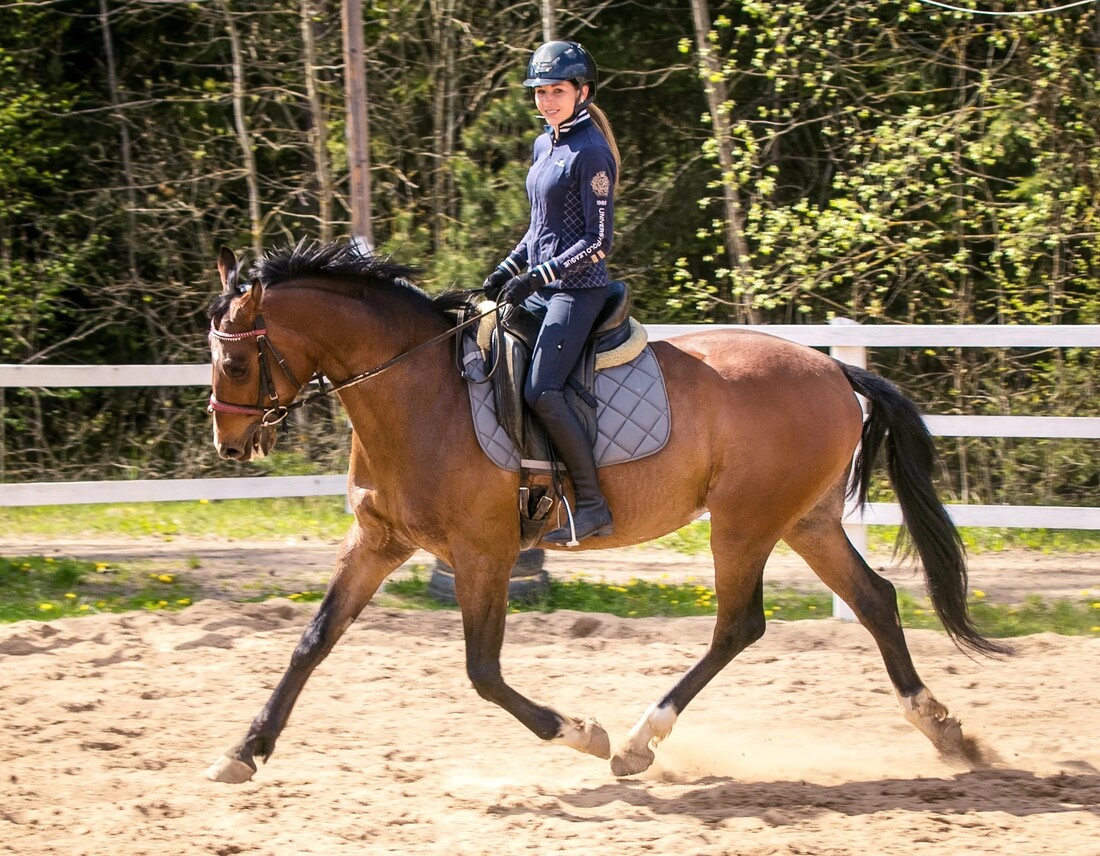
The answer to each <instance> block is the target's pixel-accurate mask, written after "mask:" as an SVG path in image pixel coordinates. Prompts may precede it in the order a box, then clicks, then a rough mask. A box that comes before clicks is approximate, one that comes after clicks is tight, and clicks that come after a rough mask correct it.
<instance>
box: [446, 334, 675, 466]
mask: <svg viewBox="0 0 1100 856" xmlns="http://www.w3.org/2000/svg"><path fill="white" fill-rule="evenodd" d="M462 349H463V351H462V353H463V359H462V361H463V366H464V367H465V369H466V373H467V375H469V377H470V378H471V379H472V380H474V381H479V380H482V379H484V377H485V371H486V366H485V358H484V355H483V353H482V351H481V348H480V347H478V344H477V341H476V340H475V339H474V338H473V337H472V336H464V337H463V339H462ZM467 387H468V388H469V391H470V408H471V411H472V413H473V417H474V429H475V431H476V432H477V439H478V442H479V443H480V444H481V448H482V451H484V452H485V454H486V456H488V458H489V460H490V461H492V462H493V463H494V464H496V465H497V466H498V467H501V468H502V469H505V470H511V471H513V472H519V469H520V464H521V455H520V451H519V449H517V448H516V444H515V443H513V442H512V438H511V437H509V436H508V433H507V432H506V431H505V430H504V429H503V428H502V427H501V426H500V422H499V421H498V420H497V412H496V403H495V402H494V401H493V385H492V384H491V383H468V384H467ZM593 393H594V394H595V396H596V401H597V406H596V424H597V432H596V444H595V454H596V466H598V467H607V466H611V465H612V464H622V463H626V462H627V461H636V460H638V459H639V458H644V457H646V456H647V455H652V454H654V453H656V452H659V451H661V449H663V448H664V447H665V444H666V443H667V442H668V435H669V432H670V430H671V425H672V422H671V417H670V414H669V410H668V393H667V391H666V390H665V379H664V376H663V375H662V374H661V367H660V366H659V365H658V364H657V358H656V357H655V356H654V355H653V350H652V349H651V348H650V347H649V346H648V345H647V346H646V347H645V349H644V350H643V351H642V352H641V353H640V354H639V355H638V356H637V357H635V358H634V359H633V360H631V361H630V362H628V363H624V364H623V365H620V366H614V367H613V368H609V369H601V370H600V371H598V372H597V373H596V388H595V389H594V390H593Z"/></svg>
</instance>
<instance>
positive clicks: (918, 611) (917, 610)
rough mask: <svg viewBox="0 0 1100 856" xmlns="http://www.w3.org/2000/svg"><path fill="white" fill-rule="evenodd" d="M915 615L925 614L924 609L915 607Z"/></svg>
mask: <svg viewBox="0 0 1100 856" xmlns="http://www.w3.org/2000/svg"><path fill="white" fill-rule="evenodd" d="M913 615H924V610H923V609H914V610H913Z"/></svg>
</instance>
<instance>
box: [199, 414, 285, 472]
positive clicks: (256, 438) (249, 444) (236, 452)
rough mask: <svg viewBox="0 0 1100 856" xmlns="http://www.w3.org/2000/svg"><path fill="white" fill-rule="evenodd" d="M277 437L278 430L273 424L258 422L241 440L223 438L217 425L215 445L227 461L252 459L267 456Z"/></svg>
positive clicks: (219, 453)
mask: <svg viewBox="0 0 1100 856" xmlns="http://www.w3.org/2000/svg"><path fill="white" fill-rule="evenodd" d="M276 437H277V432H276V430H275V427H274V426H273V425H261V424H260V423H258V422H257V423H254V424H253V425H252V426H251V427H250V429H249V430H248V431H247V432H246V433H245V434H244V435H243V436H242V437H241V438H240V439H239V440H236V439H234V440H229V439H223V438H221V437H220V436H219V432H218V429H217V426H215V428H214V447H215V448H216V449H217V450H218V455H219V456H220V457H222V458H224V459H225V460H227V461H241V462H245V461H252V460H256V459H258V458H263V457H266V456H267V454H268V453H269V452H270V451H271V450H272V449H273V448H274V447H275V439H276Z"/></svg>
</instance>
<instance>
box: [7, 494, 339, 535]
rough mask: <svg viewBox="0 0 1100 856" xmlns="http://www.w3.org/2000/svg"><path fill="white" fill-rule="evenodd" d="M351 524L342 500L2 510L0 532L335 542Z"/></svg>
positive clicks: (258, 500)
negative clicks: (289, 539)
mask: <svg viewBox="0 0 1100 856" xmlns="http://www.w3.org/2000/svg"><path fill="white" fill-rule="evenodd" d="M350 524H351V517H350V516H349V515H348V513H347V511H346V508H345V500H344V498H343V497H336V496H332V497H328V496H316V497H283V498H278V499H226V500H215V501H210V502H208V501H206V500H200V501H198V502H143V503H132V504H118V505H65V506H30V507H26V508H0V526H2V527H3V528H4V530H5V531H7V532H19V533H22V534H23V535H26V536H32V535H33V536H35V537H40V538H47V539H48V538H75V537H80V536H99V535H102V536H109V537H123V538H149V537H153V538H163V539H165V540H172V539H174V538H211V537H214V538H219V539H251V540H285V539H287V538H296V539H303V540H304V539H317V540H328V541H336V540H339V539H340V538H342V537H343V535H344V533H345V532H347V529H348V526H349V525H350Z"/></svg>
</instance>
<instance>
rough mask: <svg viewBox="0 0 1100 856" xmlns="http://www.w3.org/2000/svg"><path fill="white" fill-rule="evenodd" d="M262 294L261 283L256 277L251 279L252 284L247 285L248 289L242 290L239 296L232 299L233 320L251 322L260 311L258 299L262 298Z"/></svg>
mask: <svg viewBox="0 0 1100 856" xmlns="http://www.w3.org/2000/svg"><path fill="white" fill-rule="evenodd" d="M263 296H264V287H263V284H262V283H261V282H260V281H259V280H258V279H254V280H252V285H251V286H249V288H248V290H246V291H244V292H242V293H241V296H240V297H238V298H237V299H236V300H235V301H233V303H234V306H235V311H234V313H233V320H234V321H237V322H242V323H245V324H251V323H252V322H253V321H254V320H255V318H256V314H257V313H258V312H259V311H260V301H261V300H263Z"/></svg>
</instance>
